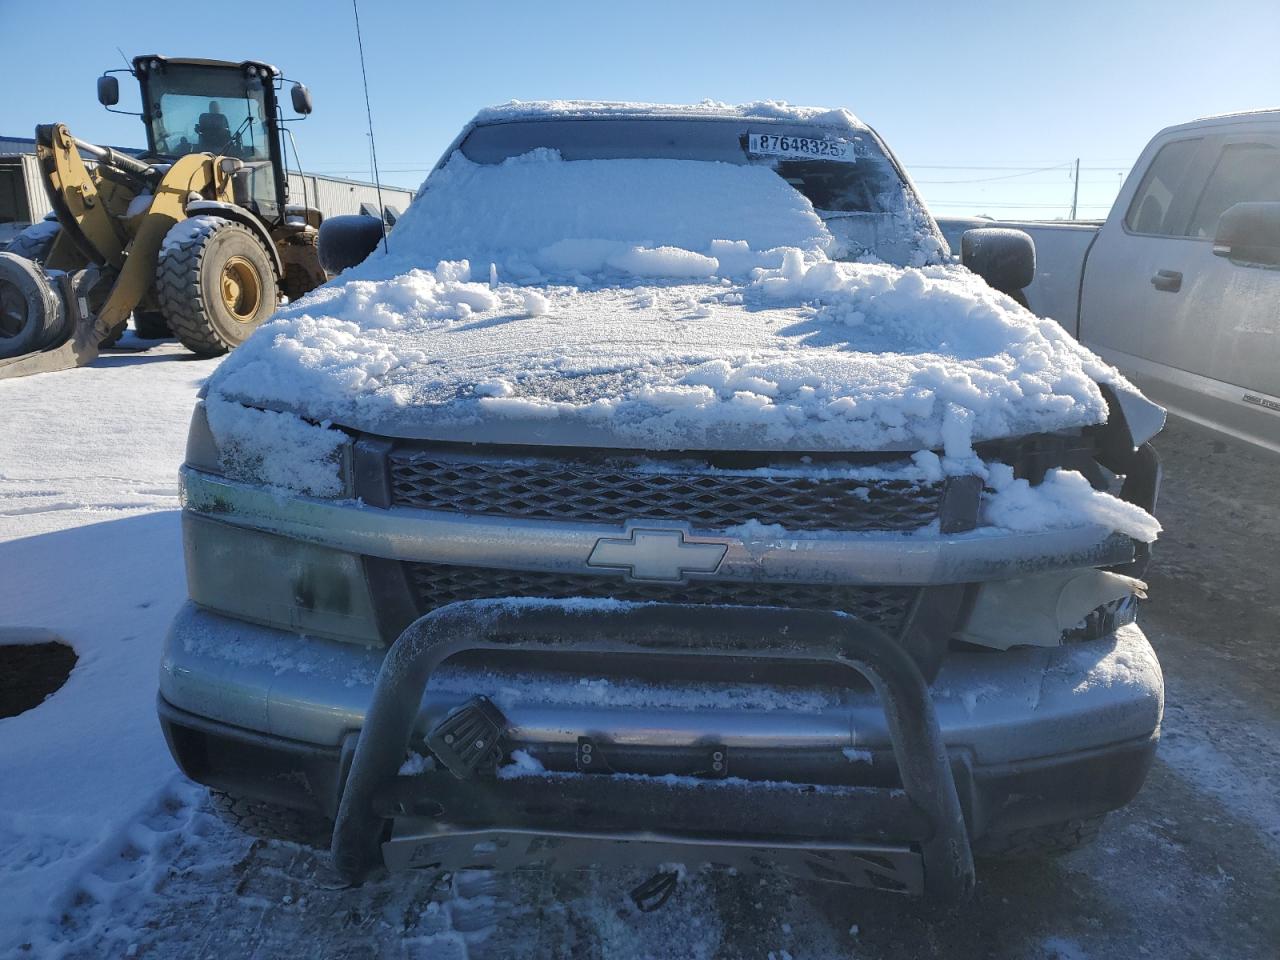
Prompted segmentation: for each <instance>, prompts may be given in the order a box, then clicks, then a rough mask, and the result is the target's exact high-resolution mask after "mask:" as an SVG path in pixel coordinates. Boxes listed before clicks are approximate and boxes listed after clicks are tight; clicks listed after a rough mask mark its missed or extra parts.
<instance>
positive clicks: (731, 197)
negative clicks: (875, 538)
mask: <svg viewBox="0 0 1280 960" xmlns="http://www.w3.org/2000/svg"><path fill="white" fill-rule="evenodd" d="M831 242H832V241H831V235H830V234H829V233H828V232H827V230H826V228H825V227H824V225H823V224H822V221H821V220H820V219H819V218H818V217H817V216H816V215H815V214H814V211H813V209H812V207H811V206H810V204H809V202H808V201H807V200H806V199H805V198H804V197H802V196H801V195H800V194H799V193H797V192H796V191H795V190H793V189H792V188H791V187H790V186H788V185H787V184H786V182H785V181H784V180H782V179H781V178H780V177H779V176H777V175H776V174H775V173H774V172H773V171H771V170H769V169H767V168H763V167H756V166H740V165H733V164H724V163H712V162H694V161H683V160H656V159H655V160H605V161H574V162H563V161H561V160H560V159H559V157H558V156H557V155H556V154H555V153H554V152H553V151H547V150H540V151H537V152H535V153H534V154H531V155H528V156H525V157H520V158H517V159H515V160H510V161H507V162H505V163H502V164H496V165H477V164H474V163H471V162H470V161H468V160H466V159H465V158H463V157H461V156H455V157H454V159H453V160H452V161H451V162H450V163H449V164H448V165H447V166H446V167H445V168H443V169H442V170H440V171H438V172H437V173H436V174H435V175H433V177H432V178H431V179H430V180H429V181H428V183H427V189H425V190H424V191H423V192H422V194H421V195H420V196H419V198H418V199H417V200H416V201H415V202H414V204H413V205H412V207H411V208H410V209H409V211H408V212H407V213H406V214H405V216H404V217H403V218H402V219H401V221H400V223H399V224H398V225H397V227H396V229H395V230H394V232H393V233H392V235H391V254H390V255H384V254H381V253H379V254H376V255H374V256H373V257H371V258H370V259H369V260H368V261H366V263H364V264H362V265H361V266H360V267H358V268H356V269H354V270H352V271H349V272H348V273H347V274H344V276H343V277H342V278H341V279H340V280H338V281H335V282H331V283H330V284H328V285H326V286H325V287H322V288H321V289H319V290H317V291H315V292H313V293H312V294H311V295H309V296H307V297H305V298H303V299H302V300H300V301H298V302H297V303H294V304H290V305H289V306H288V307H286V308H284V309H282V310H281V311H280V312H279V313H278V314H277V317H276V319H275V320H274V321H273V322H272V323H270V324H268V325H266V326H264V327H263V328H262V329H261V330H260V331H259V332H257V333H255V334H254V336H253V337H252V338H250V340H249V341H248V342H247V343H246V344H244V345H243V346H241V347H240V348H239V349H238V350H237V351H236V352H235V353H234V354H233V355H232V356H231V357H230V358H229V359H228V360H227V361H226V362H225V363H224V364H223V365H222V367H221V368H220V369H219V370H218V372H217V374H216V375H215V376H214V378H213V379H212V381H211V385H210V390H209V395H208V396H209V403H210V404H211V405H216V404H218V403H222V402H232V403H239V402H243V403H246V404H250V405H253V406H258V407H265V408H273V409H278V410H289V411H293V412H295V413H298V414H301V415H302V416H304V417H306V418H309V419H311V420H314V421H332V422H335V423H338V424H341V425H344V426H347V427H351V428H355V429H360V430H366V431H370V432H374V433H381V434H384V435H394V436H403V437H416V438H428V439H439V440H468V441H489V442H503V443H559V444H579V445H595V446H615V447H639V448H647V449H681V448H683V449H754V450H815V451H817V450H840V451H851V450H920V449H945V451H946V453H947V455H948V456H949V457H952V458H966V457H969V456H971V454H972V451H971V449H970V445H971V443H972V442H973V441H975V440H981V439H989V438H995V437H1003V436H1010V435H1017V434H1025V433H1031V432H1038V431H1050V430H1058V429H1062V428H1068V427H1077V426H1082V425H1086V424H1091V423H1098V422H1100V421H1102V420H1103V419H1104V418H1105V416H1106V404H1105V402H1104V400H1103V397H1102V395H1101V393H1100V391H1099V389H1098V386H1097V383H1096V382H1095V381H1098V380H1102V381H1111V382H1121V381H1120V380H1119V375H1118V374H1117V373H1116V372H1115V371H1114V370H1113V369H1112V368H1110V367H1108V366H1107V365H1106V364H1104V363H1102V362H1101V361H1100V360H1098V359H1097V358H1096V357H1095V356H1094V355H1093V354H1091V353H1089V352H1088V351H1087V350H1085V349H1084V348H1082V347H1080V346H1079V345H1078V344H1076V343H1075V342H1074V341H1073V340H1072V339H1071V338H1070V337H1068V336H1067V334H1066V333H1065V332H1064V331H1063V330H1062V329H1061V328H1060V327H1059V326H1058V325H1057V324H1056V323H1054V322H1052V321H1049V320H1041V319H1038V318H1036V317H1034V316H1033V315H1031V314H1030V313H1029V312H1028V311H1026V310H1024V309H1022V308H1021V307H1019V306H1018V305H1016V304H1015V303H1014V302H1013V301H1012V300H1010V299H1009V298H1008V297H1005V296H1003V295H1001V294H999V293H997V292H995V291H993V290H991V289H990V288H988V287H987V286H986V285H985V284H984V283H983V282H982V281H981V280H980V279H978V278H977V277H976V276H974V275H972V274H970V273H969V272H967V271H965V270H963V269H962V268H959V267H955V266H926V267H922V268H918V269H900V268H896V267H891V266H888V265H885V264H882V263H878V262H876V263H849V262H835V261H832V260H830V259H828V257H827V250H828V249H829V247H830V245H831Z"/></svg>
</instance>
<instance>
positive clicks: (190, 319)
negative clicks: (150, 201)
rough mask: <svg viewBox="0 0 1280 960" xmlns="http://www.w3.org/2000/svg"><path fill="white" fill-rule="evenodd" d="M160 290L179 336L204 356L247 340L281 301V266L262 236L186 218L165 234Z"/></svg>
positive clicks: (167, 315) (207, 220) (213, 221)
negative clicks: (275, 262)
mask: <svg viewBox="0 0 1280 960" xmlns="http://www.w3.org/2000/svg"><path fill="white" fill-rule="evenodd" d="M156 295H157V296H158V298H159V300H160V310H161V312H162V313H163V314H164V317H165V319H166V320H167V321H168V322H169V328H170V329H171V330H173V333H174V335H175V336H176V337H177V338H178V339H179V340H181V341H182V345H183V346H185V347H186V348H187V349H188V350H190V351H191V352H192V353H197V354H199V355H200V356H202V357H216V356H220V355H221V354H224V353H226V352H227V351H228V350H231V349H233V348H235V347H238V346H239V345H240V344H242V343H244V341H245V340H246V339H248V337H249V334H251V333H253V331H254V330H256V329H257V328H258V327H259V325H261V323H262V321H264V320H266V319H267V317H269V316H271V314H273V313H274V312H275V310H276V306H277V305H278V303H279V300H280V295H279V284H278V282H277V280H276V272H275V266H274V265H273V264H272V261H271V257H270V255H269V254H268V253H267V250H266V248H264V247H263V246H262V244H261V243H260V242H259V241H258V238H257V237H255V236H254V235H253V234H252V233H251V232H249V230H248V228H247V227H244V226H242V225H240V224H238V223H234V222H233V221H231V220H224V219H222V218H221V217H205V216H201V217H191V218H190V219H188V220H181V221H179V222H178V223H176V224H174V225H173V227H171V228H170V230H169V232H168V234H167V235H166V236H165V238H164V244H163V245H162V246H161V249H160V257H159V261H158V262H157V264H156Z"/></svg>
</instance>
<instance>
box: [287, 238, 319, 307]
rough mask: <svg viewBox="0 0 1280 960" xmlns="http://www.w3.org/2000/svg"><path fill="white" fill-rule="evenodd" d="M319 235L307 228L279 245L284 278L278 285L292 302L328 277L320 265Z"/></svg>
mask: <svg viewBox="0 0 1280 960" xmlns="http://www.w3.org/2000/svg"><path fill="white" fill-rule="evenodd" d="M319 241H320V235H319V234H318V233H317V232H316V231H315V230H307V231H306V232H304V233H300V234H298V235H297V236H295V237H290V238H289V240H288V241H287V242H286V243H284V244H282V245H281V247H280V259H281V260H283V261H284V280H283V281H282V282H281V284H280V287H281V289H282V290H283V291H284V295H285V296H286V297H288V298H289V300H290V301H291V302H292V301H294V300H297V299H298V298H299V297H304V296H306V295H307V294H308V293H310V292H311V291H312V290H314V289H315V288H316V287H318V286H320V284H322V283H324V282H325V281H326V280H328V279H329V278H328V277H327V276H326V275H325V272H324V268H323V267H321V266H320V250H319Z"/></svg>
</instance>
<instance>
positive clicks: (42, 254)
mask: <svg viewBox="0 0 1280 960" xmlns="http://www.w3.org/2000/svg"><path fill="white" fill-rule="evenodd" d="M61 229H62V227H61V226H60V225H59V224H58V221H57V220H41V221H40V222H39V223H33V224H32V225H31V226H29V227H27V228H26V229H25V230H23V231H22V232H21V233H20V234H18V235H17V236H16V237H14V238H13V239H12V240H10V241H9V245H8V246H7V247H5V248H4V252H5V253H12V254H16V255H17V256H19V257H26V258H27V259H28V260H35V261H37V262H39V263H44V262H45V261H46V260H47V259H49V251H51V250H52V249H53V242H54V241H55V240H57V239H58V231H60V230H61Z"/></svg>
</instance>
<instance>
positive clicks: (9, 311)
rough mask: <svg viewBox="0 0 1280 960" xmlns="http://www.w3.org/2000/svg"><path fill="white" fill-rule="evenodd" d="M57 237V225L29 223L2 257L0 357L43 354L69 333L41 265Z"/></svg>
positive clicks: (63, 312)
mask: <svg viewBox="0 0 1280 960" xmlns="http://www.w3.org/2000/svg"><path fill="white" fill-rule="evenodd" d="M57 236H58V224H57V223H56V222H54V221H42V222H40V223H36V224H32V225H31V226H30V227H27V229H26V230H23V231H22V232H21V233H20V234H18V235H17V236H16V237H14V238H13V240H11V241H10V242H9V245H8V247H6V248H5V251H4V252H3V253H0V359H6V358H8V357H19V356H22V355H23V354H25V353H32V352H34V351H36V350H44V349H47V348H49V347H52V346H56V345H57V343H58V342H59V341H60V340H61V339H62V338H63V336H64V335H65V334H66V332H67V313H66V308H65V306H64V304H63V302H62V294H61V293H59V291H58V290H57V288H56V287H55V286H54V285H53V283H52V281H50V279H49V277H48V275H47V274H46V273H45V272H44V270H43V268H42V267H41V264H42V263H43V262H44V260H45V259H46V258H47V257H48V256H49V251H50V250H51V249H52V248H53V242H54V240H55V239H57Z"/></svg>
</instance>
